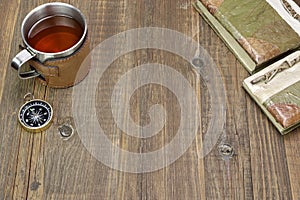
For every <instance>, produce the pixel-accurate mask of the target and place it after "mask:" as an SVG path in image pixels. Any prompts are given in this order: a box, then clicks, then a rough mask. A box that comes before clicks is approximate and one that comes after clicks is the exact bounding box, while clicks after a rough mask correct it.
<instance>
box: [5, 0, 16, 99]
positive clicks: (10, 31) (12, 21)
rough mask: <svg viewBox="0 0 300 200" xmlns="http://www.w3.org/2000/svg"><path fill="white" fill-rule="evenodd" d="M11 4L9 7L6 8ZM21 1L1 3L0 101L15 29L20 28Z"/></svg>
mask: <svg viewBox="0 0 300 200" xmlns="http://www.w3.org/2000/svg"><path fill="white" fill-rule="evenodd" d="M7 4H9V6H8V7H7V6H5V5H7ZM19 4H20V1H19V0H13V1H8V0H4V1H1V2H0V11H1V12H0V17H1V19H2V22H3V23H1V24H0V44H1V47H2V48H1V49H0V57H1V58H2V66H1V67H0V100H1V99H2V94H3V87H4V83H5V82H4V80H5V76H6V71H7V69H11V68H10V60H11V57H9V53H10V49H11V47H12V44H14V43H13V42H12V40H13V36H14V32H15V29H17V28H19V26H18V24H17V23H16V20H17V16H18V15H17V13H18V12H19ZM18 31H19V29H18Z"/></svg>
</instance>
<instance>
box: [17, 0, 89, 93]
mask: <svg viewBox="0 0 300 200" xmlns="http://www.w3.org/2000/svg"><path fill="white" fill-rule="evenodd" d="M87 32H88V30H87V23H86V19H85V17H84V16H83V14H82V13H81V12H80V10H79V9H77V8H75V7H74V6H72V5H69V4H66V3H61V2H54V3H47V4H43V5H41V6H38V7H37V8H35V9H34V10H32V11H31V12H30V13H29V14H28V15H27V16H26V17H25V18H24V20H23V22H22V25H21V35H22V40H23V44H24V48H23V50H21V51H20V52H19V53H18V54H17V55H16V56H15V57H14V58H13V59H12V62H11V66H12V67H13V68H15V69H16V70H18V75H19V77H20V78H21V79H29V78H34V77H38V78H39V79H40V80H41V81H42V82H43V83H44V84H46V85H48V86H50V87H54V88H66V87H70V86H73V85H75V84H76V83H78V82H79V81H81V80H82V79H84V77H85V76H86V75H87V74H88V71H89V61H88V60H89V59H86V58H87V57H88V54H89V51H90V48H89V41H88V37H87ZM83 62H84V63H83ZM26 64H27V66H28V65H29V67H27V68H28V70H27V71H25V70H24V69H25V67H24V66H25V65H26ZM27 68H26V69H27Z"/></svg>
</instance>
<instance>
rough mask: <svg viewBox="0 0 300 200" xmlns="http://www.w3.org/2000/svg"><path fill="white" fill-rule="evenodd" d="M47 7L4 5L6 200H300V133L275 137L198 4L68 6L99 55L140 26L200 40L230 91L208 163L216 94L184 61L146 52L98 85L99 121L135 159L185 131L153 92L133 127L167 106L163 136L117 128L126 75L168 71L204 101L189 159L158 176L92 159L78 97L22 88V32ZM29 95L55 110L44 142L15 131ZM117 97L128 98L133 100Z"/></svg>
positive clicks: (166, 95)
mask: <svg viewBox="0 0 300 200" xmlns="http://www.w3.org/2000/svg"><path fill="white" fill-rule="evenodd" d="M53 1H54V0H53ZM46 2H49V1H45V0H33V1H17V0H14V1H9V2H8V1H6V0H5V1H1V2H0V4H1V5H5V4H7V5H9V6H0V16H1V20H0V27H1V30H0V33H1V34H0V41H1V45H2V47H3V48H2V49H1V50H0V55H1V58H2V61H3V63H2V65H3V66H2V68H0V74H1V75H0V77H1V79H0V142H1V146H0V160H1V164H0V199H18V200H19V199H30V200H31V199H38V200H39V199H58V200H60V199H61V200H65V199H299V198H300V193H299V191H300V182H299V178H300V177H299V173H298V171H299V169H300V158H299V147H300V143H299V141H300V138H299V137H300V136H299V135H300V129H297V130H295V131H293V132H292V133H290V134H288V135H287V136H281V135H280V134H279V133H278V132H277V131H276V129H275V128H274V127H273V126H272V124H271V122H269V121H268V119H267V117H265V116H264V115H263V113H262V112H261V110H260V109H259V107H258V106H257V105H255V103H254V102H253V101H252V100H251V98H250V97H249V96H248V95H247V94H246V92H245V91H244V90H243V89H242V81H243V79H245V78H246V77H248V76H249V75H248V73H247V72H246V70H245V69H244V68H243V67H242V65H241V64H240V63H239V62H238V61H237V60H236V59H235V57H234V56H233V54H232V53H231V52H230V51H229V50H228V49H227V48H226V46H225V45H224V43H222V41H221V40H220V39H219V38H218V37H217V36H216V34H215V33H214V32H213V30H212V29H211V28H210V27H209V26H208V24H207V23H205V21H204V20H203V19H202V18H201V17H200V16H199V15H198V13H197V12H195V11H194V10H193V8H192V1H191V0H177V1H171V0H161V1H158V0H151V1H150V0H141V1H129V0H121V1H116V0H110V1H108V0H107V1H105V0H99V1H98V0H86V1H80V0H70V1H68V0H63V2H67V3H71V4H73V5H74V6H76V7H78V8H79V9H80V10H81V11H82V12H83V13H84V15H85V16H86V17H87V21H88V24H89V36H90V39H91V46H92V47H96V46H97V45H98V44H99V43H101V42H102V41H104V40H105V39H108V38H110V37H111V36H113V35H115V34H118V33H120V32H122V31H126V30H129V29H133V28H141V27H164V28H169V29H172V30H176V31H179V32H181V33H183V34H185V35H187V36H188V37H191V38H193V39H194V40H195V41H197V42H198V43H199V45H201V46H202V47H204V48H205V49H206V50H207V52H208V53H209V54H210V55H211V57H212V59H213V60H214V62H215V64H216V66H217V67H218V69H219V71H220V73H221V76H222V80H223V83H224V88H225V91H226V123H225V125H224V128H223V130H222V131H223V134H222V135H221V137H220V138H219V141H218V144H216V145H215V146H214V148H213V150H212V151H211V152H210V153H209V154H208V155H207V156H205V157H204V158H201V157H200V155H199V152H200V151H201V147H202V145H203V134H202V132H205V130H206V129H207V125H208V122H209V120H210V118H209V116H210V113H209V112H210V106H211V100H210V98H209V91H208V89H207V86H206V85H205V82H204V81H203V79H202V78H201V76H198V75H197V74H196V73H195V71H194V70H192V67H191V65H190V64H189V63H188V62H187V61H185V60H183V59H182V58H180V57H179V56H176V55H174V54H171V53H170V52H166V51H162V50H157V49H143V50H136V51H133V52H128V53H127V54H125V55H122V56H120V57H119V58H118V59H116V60H115V61H114V62H113V63H112V64H111V66H110V67H109V69H108V70H107V71H106V72H105V75H104V76H103V77H102V78H101V79H99V81H98V80H95V81H96V84H98V85H97V95H96V99H97V105H96V108H97V117H98V120H99V122H100V123H101V126H102V127H103V129H105V130H106V136H107V137H108V138H109V139H110V140H111V142H112V143H113V144H114V145H117V146H119V147H121V148H122V149H124V150H127V151H131V152H139V153H144V152H151V151H154V150H157V149H160V148H162V147H163V146H165V145H166V144H168V143H169V142H170V141H171V140H172V139H173V138H174V136H175V133H176V130H177V129H178V124H179V123H180V106H179V104H178V101H177V99H176V96H175V95H174V94H173V93H172V92H171V91H170V90H168V89H167V88H165V87H162V86H160V85H155V84H150V85H145V86H143V87H141V88H139V89H137V90H136V91H135V92H134V94H133V95H132V97H131V99H130V112H131V117H132V119H133V120H134V121H135V122H136V123H139V124H141V125H145V124H147V123H149V122H150V121H149V120H150V119H149V116H148V111H149V108H150V107H151V106H152V105H155V104H161V105H163V106H164V108H165V109H166V111H167V114H168V118H167V120H166V126H165V128H164V129H163V130H161V131H160V132H159V134H157V135H155V136H154V137H151V138H147V139H140V138H136V137H132V136H129V135H128V134H126V133H124V132H122V131H121V130H120V129H119V128H118V126H117V125H116V123H115V122H114V119H113V117H112V113H111V109H110V104H111V101H110V97H111V94H112V91H113V89H114V86H115V84H116V83H117V81H118V80H119V79H120V77H121V76H122V75H124V74H125V73H126V72H128V70H130V69H133V68H135V67H137V66H139V65H141V64H146V63H161V64H165V65H168V66H171V67H173V68H174V69H175V70H177V71H178V72H180V73H181V74H182V75H183V76H184V77H186V79H187V80H188V81H189V83H190V84H191V86H192V87H193V89H194V90H195V91H196V94H197V96H198V98H199V103H200V105H201V106H200V110H201V116H202V117H201V119H200V123H201V127H200V128H199V131H198V133H197V135H196V138H195V140H194V141H193V143H192V144H191V146H190V147H189V148H188V150H187V151H186V152H185V153H184V154H183V155H182V156H181V157H180V158H179V159H178V160H176V161H175V162H174V163H172V164H171V165H169V166H167V167H165V168H162V169H160V170H158V171H154V172H148V173H137V174H135V173H126V172H121V171H117V170H114V169H112V168H110V167H108V166H106V165H104V164H102V163H101V162H99V161H98V160H97V159H95V158H94V157H93V156H92V155H91V154H90V153H89V152H88V151H87V149H86V148H85V147H84V145H83V143H82V142H81V140H80V137H79V133H78V132H77V130H76V127H75V123H74V119H73V111H72V94H73V90H74V88H68V89H63V90H62V89H51V88H48V87H45V86H42V85H40V83H39V81H35V80H26V81H24V80H19V79H18V77H17V73H16V71H14V70H12V69H11V68H10V67H9V65H10V60H11V58H13V56H14V55H16V53H17V52H18V45H19V44H21V43H22V41H21V35H20V28H19V27H20V24H21V22H22V20H23V18H24V17H25V15H26V14H27V13H28V12H29V11H30V10H31V9H33V8H34V7H36V6H38V5H40V4H42V3H46ZM5 27H8V28H6V29H5ZM119 47H120V46H119ZM119 47H118V46H116V47H115V50H116V51H117V50H118V48H119ZM98 62H101V60H99V61H98ZM75 87H76V86H75ZM27 92H32V93H33V94H34V95H35V97H37V98H41V99H45V100H47V101H48V102H49V103H51V104H52V106H53V109H54V112H55V114H54V120H53V124H52V126H51V127H50V128H49V129H48V130H47V131H45V132H43V133H38V134H30V133H27V132H26V131H24V130H23V129H22V128H21V127H20V125H19V124H18V122H17V112H18V110H19V107H20V106H21V105H22V103H23V99H22V98H23V96H24V94H26V93H27ZM1 94H2V95H1ZM120 97H121V99H122V98H124V99H125V98H126V94H124V95H120ZM83 103H84V102H83ZM121 103H122V101H121V102H120V104H121ZM187 104H188V103H187ZM66 122H68V123H70V124H71V125H72V126H73V127H74V128H75V132H74V135H73V136H72V137H71V138H70V139H69V140H67V141H64V140H62V139H61V137H60V136H59V134H58V127H59V126H60V125H61V124H63V123H66ZM83 123H84V122H83ZM87 131H89V129H88V128H87ZM222 144H228V145H230V146H231V147H232V148H233V150H234V153H233V155H232V156H224V155H222V154H221V153H220V148H219V147H220V145H222ZM115 160H116V162H117V161H120V163H121V164H122V163H126V162H127V161H128V160H127V158H126V157H121V158H118V157H117V156H116V157H115ZM153 162H158V161H157V160H153Z"/></svg>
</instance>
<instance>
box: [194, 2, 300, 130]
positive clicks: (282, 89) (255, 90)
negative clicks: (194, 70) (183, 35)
mask: <svg viewBox="0 0 300 200" xmlns="http://www.w3.org/2000/svg"><path fill="white" fill-rule="evenodd" d="M298 5H300V0H294V1H293V0H201V1H197V2H195V4H194V7H195V8H196V10H197V11H198V12H199V13H200V14H201V15H202V16H203V17H204V19H205V20H206V21H207V22H208V23H209V24H210V25H211V27H212V28H213V29H214V30H215V32H216V33H217V34H218V35H219V36H220V37H221V38H222V39H223V41H224V42H225V43H226V44H227V46H228V47H229V48H230V49H231V51H232V52H233V53H234V54H235V55H236V57H237V59H239V61H240V62H241V63H242V65H243V66H244V67H245V68H246V69H247V70H248V71H249V73H250V74H253V75H252V76H250V77H249V78H247V79H246V80H244V83H243V85H244V88H245V89H246V91H247V92H248V93H249V94H250V95H251V97H252V98H253V99H254V100H255V101H256V102H257V104H258V105H259V106H260V107H261V108H262V110H263V111H264V112H265V114H266V115H267V116H268V117H269V119H270V120H271V121H272V122H273V124H274V125H275V126H276V127H277V129H278V130H279V131H280V133H282V134H286V133H288V132H289V131H291V130H293V129H294V128H296V127H297V126H299V125H300V51H297V49H298V48H299V46H300V7H299V6H298Z"/></svg>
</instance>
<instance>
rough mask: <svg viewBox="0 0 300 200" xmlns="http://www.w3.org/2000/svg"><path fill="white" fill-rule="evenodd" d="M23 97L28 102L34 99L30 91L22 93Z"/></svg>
mask: <svg viewBox="0 0 300 200" xmlns="http://www.w3.org/2000/svg"><path fill="white" fill-rule="evenodd" d="M23 99H24V100H25V101H26V102H28V101H31V100H33V99H34V96H33V94H32V93H31V92H28V93H27V94H25V95H24V97H23Z"/></svg>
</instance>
